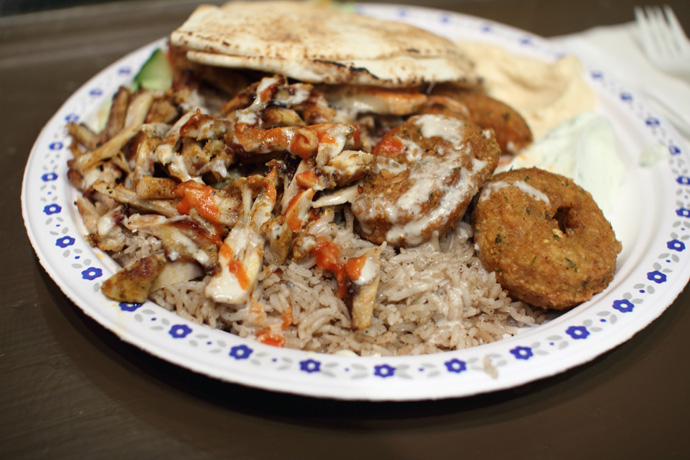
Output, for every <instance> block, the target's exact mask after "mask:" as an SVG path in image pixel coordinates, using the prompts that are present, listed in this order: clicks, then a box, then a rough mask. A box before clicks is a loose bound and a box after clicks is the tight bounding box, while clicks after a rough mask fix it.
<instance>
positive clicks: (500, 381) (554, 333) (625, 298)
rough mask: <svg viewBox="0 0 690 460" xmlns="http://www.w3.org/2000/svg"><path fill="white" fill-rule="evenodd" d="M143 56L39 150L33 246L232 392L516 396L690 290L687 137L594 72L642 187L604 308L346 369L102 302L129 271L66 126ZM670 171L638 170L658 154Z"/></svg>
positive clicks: (96, 314) (463, 31)
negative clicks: (99, 222) (98, 223)
mask: <svg viewBox="0 0 690 460" xmlns="http://www.w3.org/2000/svg"><path fill="white" fill-rule="evenodd" d="M358 8H359V10H360V12H362V13H365V14H370V15H373V16H377V17H381V18H383V19H393V20H401V21H408V22H411V23H414V24H416V25H418V26H421V27H424V28H428V29H431V30H433V31H435V32H436V33H439V34H441V35H446V36H448V37H449V38H451V39H471V40H480V41H487V42H491V43H495V44H500V45H503V46H505V47H507V48H509V49H510V50H512V51H514V52H517V53H522V54H526V55H530V56H533V57H540V58H543V59H545V60H553V59H555V58H557V57H558V56H559V50H557V49H555V48H554V47H553V46H552V45H551V44H550V43H548V42H547V41H545V40H543V39H541V38H539V37H537V36H535V35H532V34H530V33H527V32H524V31H521V30H517V29H514V28H511V27H507V26H504V25H500V24H497V23H494V22H490V21H487V20H482V19H478V18H473V17H469V16H465V15H460V14H455V13H450V12H444V11H439V10H431V9H425V8H415V7H399V6H390V5H387V6H383V5H362V6H358ZM164 43H165V40H161V41H159V42H156V43H152V44H151V45H149V46H146V47H144V48H142V49H139V50H137V51H135V52H133V53H131V54H130V55H128V56H126V57H125V58H123V59H121V60H119V61H118V62H116V63H114V64H113V65H111V66H110V67H108V68H106V69H105V70H103V71H102V72H101V73H99V74H98V75H97V76H96V77H94V78H93V79H91V80H90V81H89V82H88V83H86V84H85V85H84V86H83V87H82V88H80V89H79V90H78V91H77V92H76V93H75V94H74V95H73V96H72V97H70V98H69V100H68V101H67V102H66V103H65V104H64V106H63V107H62V108H61V109H60V110H59V111H58V112H57V114H56V115H55V116H54V117H53V118H52V119H51V120H50V121H49V122H48V124H47V125H46V126H45V128H44V129H43V131H42V132H41V134H40V136H39V137H38V139H37V140H36V143H35V145H34V147H33V150H32V151H31V155H30V157H29V160H28V163H27V166H26V171H25V175H24V184H23V190H22V211H23V216H24V221H25V225H26V228H27V231H28V234H29V238H30V239H31V242H32V244H33V246H34V249H35V250H36V253H37V255H38V257H39V259H40V261H41V264H42V265H43V267H44V268H45V270H46V271H47V272H48V274H49V275H50V276H51V277H52V278H53V279H54V280H55V282H56V283H57V284H58V286H60V288H61V289H62V290H63V292H64V293H65V295H67V297H69V298H70V299H71V300H72V301H73V302H74V303H75V304H76V305H77V306H78V307H80V308H81V309H82V310H83V311H84V312H85V313H86V314H87V315H89V316H90V317H92V318H93V319H95V320H96V321H97V322H98V323H100V324H101V325H103V327H105V328H107V329H109V330H111V331H113V332H114V333H115V334H117V335H118V336H119V337H121V338H122V340H124V341H126V342H128V343H131V344H134V345H136V346H138V347H140V348H141V349H143V350H145V351H147V352H149V353H151V354H152V355H154V356H157V357H159V358H162V359H164V360H167V361H169V362H171V363H175V364H177V365H179V366H181V367H184V368H187V369H190V370H192V371H195V372H199V373H201V374H205V375H208V376H211V377H214V378H218V379H221V380H224V381H228V382H235V383H240V384H244V385H249V386H253V387H258V388H263V389H267V390H273V391H280V392H288V393H296V394H301V395H306V396H316V397H328V398H336V399H365V400H418V399H437V398H447V397H459V396H468V395H473V394H477V393H483V392H490V391H495V390H500V389H505V388H511V387H514V386H517V385H521V384H524V383H527V382H530V381H534V380H537V379H540V378H544V377H547V376H551V375H554V374H557V373H560V372H563V371H565V370H566V369H569V368H572V367H574V366H577V365H580V364H583V363H585V362H588V361H590V360H592V359H594V358H596V357H597V356H599V355H601V354H602V353H605V352H606V351H608V350H611V349H612V348H614V347H615V346H617V345H619V344H621V343H623V342H625V341H626V340H628V339H630V337H632V336H633V335H634V334H635V333H636V332H638V331H640V330H642V329H643V328H645V327H646V326H647V325H648V324H649V323H650V322H652V321H653V320H654V319H655V318H656V317H658V316H659V315H660V314H661V313H662V312H663V311H664V310H665V309H666V308H667V307H668V306H669V305H670V304H671V303H672V302H673V300H674V299H675V298H676V296H677V295H678V294H679V293H680V292H681V291H682V289H683V288H684V286H685V285H686V283H687V281H688V278H690V250H688V248H689V246H688V245H689V241H688V238H690V171H689V170H688V166H687V164H688V159H689V158H690V157H689V156H688V150H687V148H686V147H685V146H683V145H682V143H681V140H680V137H679V136H678V135H677V134H676V133H675V132H674V131H673V130H672V129H671V128H670V127H669V125H668V124H667V123H666V122H665V121H663V120H661V119H659V118H658V117H657V116H656V115H655V114H654V113H652V112H651V111H650V109H648V108H647V106H646V105H645V103H644V101H641V100H639V98H638V97H637V95H635V94H632V93H631V92H629V91H627V90H626V88H625V87H624V86H622V85H621V84H619V83H618V82H617V81H614V80H613V79H611V78H610V76H609V74H607V72H606V70H602V69H594V68H588V69H587V76H586V78H587V79H588V81H589V83H590V84H591V85H592V86H593V88H594V89H595V91H596V93H597V95H598V97H599V100H600V112H601V113H604V114H606V115H607V116H608V117H609V118H610V119H611V120H612V122H613V123H614V126H615V131H616V135H617V138H618V142H619V146H618V147H619V153H620V154H621V155H622V156H623V157H624V160H625V162H626V164H627V166H628V175H627V177H626V181H625V183H624V185H623V190H622V191H621V193H620V194H619V199H618V202H617V205H616V210H615V212H614V214H613V215H612V216H611V218H612V223H613V225H614V229H615V230H616V233H617V236H618V238H619V239H621V240H622V242H623V245H624V250H623V252H622V254H621V256H620V259H619V268H618V272H617V274H616V277H615V279H614V281H613V283H612V284H611V286H610V287H609V288H608V289H607V290H606V291H605V292H604V293H602V294H600V295H598V296H596V297H595V298H594V299H593V300H592V301H590V302H588V303H586V304H583V305H581V306H579V307H577V308H575V309H574V310H572V311H570V312H568V313H566V314H564V315H562V316H560V317H558V318H556V319H554V320H552V321H551V322H549V323H548V324H545V325H542V326H540V327H536V328H531V329H529V330H525V331H523V332H521V333H520V334H518V335H517V336H516V337H512V338H510V339H505V340H502V341H499V342H496V343H493V344H488V345H482V346H479V347H475V348H471V349H467V350H461V351H455V352H446V353H438V354H432V355H425V356H417V357H387V358H381V357H379V358H376V357H367V358H360V357H346V356H338V355H325V354H317V353H308V352H302V351H296V350H289V349H281V348H274V347H271V346H267V345H263V344H260V343H256V342H254V341H249V340H246V339H241V338H239V337H237V336H234V335H231V334H229V333H226V332H222V331H219V330H214V329H211V328H209V327H207V326H201V325H198V324H195V323H192V322H189V321H186V320H184V319H182V318H180V317H178V316H177V315H175V314H173V313H170V312H168V311H167V310H165V309H163V308H160V307H158V306H157V305H155V304H152V303H150V302H149V303H145V304H143V305H131V304H118V303H116V302H113V301H111V300H108V299H106V298H105V297H104V296H103V295H102V294H101V293H100V285H101V283H102V282H103V281H104V280H105V279H107V278H108V277H109V276H110V275H111V274H112V273H114V272H115V271H116V265H115V264H114V263H113V262H112V261H111V260H110V259H109V258H108V257H107V256H105V255H104V254H103V253H101V252H100V251H98V250H94V249H93V248H92V247H91V246H89V244H88V243H87V242H86V241H85V239H84V238H83V236H82V235H84V234H85V231H84V229H83V226H82V224H81V219H80V217H79V214H78V211H77V210H76V207H75V206H74V200H75V198H76V196H77V195H76V193H77V192H76V191H75V190H74V189H73V188H71V186H70V184H69V182H68V180H67V176H66V172H67V167H66V162H67V160H68V159H69V151H68V149H67V146H68V143H69V142H70V141H69V139H68V137H67V134H66V129H65V126H66V123H67V122H68V121H70V120H84V119H86V118H88V117H90V116H93V114H94V112H95V111H96V110H97V108H98V107H100V106H101V105H102V104H103V103H104V101H106V100H108V99H109V98H110V97H111V95H112V94H113V93H114V92H115V91H116V89H117V87H118V86H119V85H121V84H128V83H129V82H130V81H131V79H132V78H133V76H134V74H135V73H136V71H137V70H138V69H139V67H140V66H141V65H142V64H143V62H144V61H145V60H146V59H147V58H148V57H149V55H150V54H151V52H152V51H153V49H155V48H156V47H159V46H162V45H164ZM655 144H660V145H663V146H664V148H665V149H668V151H669V152H670V160H669V161H668V162H663V163H662V164H658V165H655V166H653V167H648V168H642V167H639V166H637V164H638V158H639V156H640V154H641V152H642V151H643V149H645V148H647V147H648V146H650V145H655Z"/></svg>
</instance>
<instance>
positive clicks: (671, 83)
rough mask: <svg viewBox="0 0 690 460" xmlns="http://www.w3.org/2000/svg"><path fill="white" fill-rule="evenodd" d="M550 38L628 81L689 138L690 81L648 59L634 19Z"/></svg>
mask: <svg viewBox="0 0 690 460" xmlns="http://www.w3.org/2000/svg"><path fill="white" fill-rule="evenodd" d="M552 40H553V41H555V42H556V43H558V44H559V45H560V46H562V47H563V48H564V49H565V50H566V51H568V52H570V53H573V54H575V55H577V56H581V57H582V59H583V60H586V61H587V62H589V63H591V64H592V65H595V66H600V67H601V69H602V70H605V71H606V72H607V73H611V74H613V75H614V76H616V77H617V78H618V80H620V81H621V82H624V83H626V84H627V85H629V86H630V90H631V91H634V92H636V93H638V94H643V95H644V96H646V98H647V99H648V100H649V101H650V103H651V104H650V105H652V106H653V108H656V109H658V111H659V112H660V113H661V115H662V116H664V117H665V118H666V119H667V120H669V121H671V122H672V123H673V124H674V126H675V127H676V129H677V130H678V131H679V132H680V134H681V135H683V136H684V137H685V139H686V140H687V141H690V82H687V81H683V80H681V79H679V78H676V77H674V76H671V75H668V74H665V73H663V72H662V71H660V70H659V69H658V68H656V67H655V66H654V65H653V64H652V63H651V62H650V61H649V59H648V58H647V56H646V55H645V54H644V52H643V50H642V47H641V45H640V40H639V31H638V29H637V25H636V24H635V23H634V22H630V23H626V24H621V25H617V26H606V27H596V28H593V29H589V30H586V31H584V32H579V33H576V34H572V35H564V36H560V37H554V38H553V39H552ZM668 108H672V109H674V111H675V112H677V113H676V114H674V113H672V112H671V111H670V110H668Z"/></svg>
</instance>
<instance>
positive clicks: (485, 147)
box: [352, 114, 500, 247]
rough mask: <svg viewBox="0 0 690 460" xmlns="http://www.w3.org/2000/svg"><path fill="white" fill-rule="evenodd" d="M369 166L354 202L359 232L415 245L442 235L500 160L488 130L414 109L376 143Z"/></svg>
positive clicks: (378, 239) (371, 237) (373, 238)
mask: <svg viewBox="0 0 690 460" xmlns="http://www.w3.org/2000/svg"><path fill="white" fill-rule="evenodd" d="M373 153H374V158H375V159H374V165H373V167H372V172H371V173H370V174H369V176H367V178H366V179H365V180H364V181H363V184H362V191H361V193H360V194H359V195H358V196H357V198H355V200H354V201H353V203H352V212H353V214H354V215H355V217H356V219H357V221H358V224H359V229H360V233H361V235H362V236H363V237H364V238H366V239H368V240H369V241H371V242H373V243H376V244H381V243H383V242H384V241H386V242H388V244H391V245H393V246H406V247H410V246H417V245H419V244H422V243H424V242H425V241H428V240H429V239H430V238H431V237H432V235H433V234H434V233H437V234H438V235H443V234H444V233H445V232H446V231H447V230H448V229H450V228H451V227H452V226H453V225H454V224H455V222H457V220H458V219H459V218H461V217H462V216H463V214H464V213H465V211H466V209H467V207H468V205H469V203H470V201H471V200H472V197H473V196H474V195H475V194H476V193H477V191H478V190H479V187H481V185H482V184H483V183H484V181H485V180H486V179H487V178H488V177H490V176H491V174H493V171H494V170H495V169H496V165H497V164H498V157H499V156H500V148H499V147H498V143H497V142H496V139H495V138H494V135H493V133H492V132H491V131H487V130H482V129H481V128H479V127H478V126H476V125H475V124H473V123H470V122H468V121H466V120H462V119H459V118H456V117H451V116H447V115H438V114H425V115H415V116H412V117H410V118H409V119H408V120H407V121H405V122H404V123H403V124H401V125H399V126H398V127H396V128H394V129H392V130H390V131H389V132H388V133H386V135H385V136H384V137H383V139H382V140H381V141H380V142H379V143H378V144H377V145H376V147H375V148H374V151H373Z"/></svg>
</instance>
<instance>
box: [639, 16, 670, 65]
mask: <svg viewBox="0 0 690 460" xmlns="http://www.w3.org/2000/svg"><path fill="white" fill-rule="evenodd" d="M645 13H646V15H647V19H648V20H649V24H650V31H651V33H652V37H653V40H654V42H655V43H656V50H655V53H656V54H658V55H659V56H660V57H662V58H668V57H670V55H671V54H672V53H671V50H672V49H674V48H675V45H674V39H673V37H672V36H671V33H670V32H669V28H668V26H667V24H666V18H665V17H664V13H663V12H662V11H661V8H659V7H658V6H650V7H647V8H645Z"/></svg>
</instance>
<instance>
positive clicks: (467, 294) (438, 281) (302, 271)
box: [139, 213, 544, 356]
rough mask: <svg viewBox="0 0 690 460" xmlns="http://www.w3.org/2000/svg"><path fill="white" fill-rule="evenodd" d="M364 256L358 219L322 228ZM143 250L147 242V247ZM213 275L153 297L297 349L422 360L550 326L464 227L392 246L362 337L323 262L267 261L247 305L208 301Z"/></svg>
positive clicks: (197, 317) (214, 323) (203, 319)
mask: <svg viewBox="0 0 690 460" xmlns="http://www.w3.org/2000/svg"><path fill="white" fill-rule="evenodd" d="M318 232H320V233H321V234H324V235H328V236H329V237H330V238H332V239H333V241H334V242H335V243H336V244H337V245H338V246H339V247H340V248H341V250H342V254H341V257H343V258H347V257H356V256H358V255H360V254H361V253H362V252H364V251H365V250H366V249H368V248H370V247H371V246H372V244H371V243H369V242H367V241H365V240H363V239H361V238H359V237H358V236H357V234H356V233H355V232H354V231H353V228H352V219H351V218H350V217H349V216H347V213H346V218H345V219H344V220H343V222H341V223H339V224H337V223H335V222H330V223H329V224H328V225H324V226H321V227H320V228H319V230H318ZM139 243H141V242H139ZM208 279H209V278H208V277H206V278H205V279H204V280H201V281H187V282H183V283H177V284H174V285H170V286H166V287H164V288H162V289H159V290H157V291H155V292H154V293H153V294H152V296H151V297H152V299H153V300H154V301H156V302H157V303H159V304H160V305H162V306H164V307H166V308H168V309H170V310H174V311H176V312H177V313H178V314H179V315H181V316H182V317H185V318H188V319H191V320H193V321H196V322H198V323H205V324H208V325H209V326H211V327H214V328H221V329H224V330H227V331H229V332H231V333H234V334H237V335H239V336H241V337H248V338H256V337H257V336H259V335H261V334H266V333H274V334H275V335H276V336H280V337H284V343H280V345H284V346H286V347H290V348H296V349H302V350H307V351H316V352H324V353H336V352H342V351H344V350H349V351H351V352H354V353H356V354H358V355H361V356H371V355H382V356H384V355H385V356H390V355H413V354H424V353H435V352H441V351H447V350H456V349H462V348H468V347H473V346H477V345H480V344H483V343H488V342H493V341H496V340H500V339H502V338H504V337H506V336H508V335H512V334H515V333H516V332H517V330H518V329H519V328H520V327H523V326H528V325H535V324H540V323H541V322H543V321H544V314H543V312H542V311H541V310H533V309H532V308H531V307H530V306H528V305H526V304H523V303H521V302H515V301H512V300H511V299H510V298H509V297H508V296H507V294H506V292H505V291H504V290H503V289H502V288H501V286H500V285H499V284H498V282H497V281H496V277H495V275H494V274H493V273H490V272H488V271H486V270H485V269H484V267H483V266H482V264H481V262H480V261H479V259H478V258H477V256H476V254H475V251H474V244H473V241H472V229H471V226H470V225H469V224H468V223H466V222H459V223H458V224H457V225H456V227H455V229H454V230H453V231H452V232H450V234H448V235H447V236H445V237H444V238H443V239H441V240H438V239H434V240H432V241H430V242H428V243H426V244H423V245H421V246H419V247H416V248H411V249H405V248H401V249H398V250H396V249H394V248H392V247H390V246H388V247H384V248H383V252H382V255H381V281H380V284H379V290H378V294H377V298H376V308H375V309H374V315H373V318H372V322H371V326H370V327H368V328H367V329H365V330H362V331H355V330H353V329H352V324H351V317H350V312H349V309H348V305H347V304H346V302H345V301H344V300H343V299H341V298H340V297H339V296H338V293H337V290H338V284H337V282H336V280H335V279H334V277H333V276H332V275H331V274H330V272H328V271H326V270H323V269H321V268H319V267H318V266H317V265H316V263H315V260H314V258H313V257H305V258H303V259H299V260H292V261H290V262H289V263H286V264H282V265H281V264H273V263H265V266H264V270H263V272H262V273H261V275H260V276H259V280H258V284H257V286H256V288H255V290H254V292H253V294H252V296H251V298H250V300H249V301H248V302H247V303H245V304H243V305H239V306H237V305H234V306H231V305H226V304H220V303H214V302H213V301H211V300H209V299H208V298H207V297H206V296H205V295H204V292H203V290H204V287H205V285H206V283H207V282H208Z"/></svg>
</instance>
